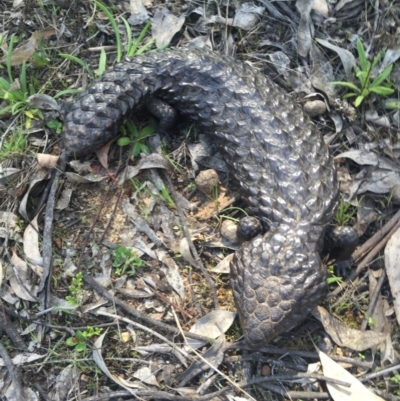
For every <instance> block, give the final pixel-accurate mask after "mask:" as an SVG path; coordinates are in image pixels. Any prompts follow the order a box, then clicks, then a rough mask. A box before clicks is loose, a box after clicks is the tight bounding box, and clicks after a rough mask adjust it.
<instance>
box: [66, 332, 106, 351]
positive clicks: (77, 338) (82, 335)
mask: <svg viewBox="0 0 400 401" xmlns="http://www.w3.org/2000/svg"><path fill="white" fill-rule="evenodd" d="M102 331H103V329H102V328H100V327H92V326H87V327H86V330H85V331H80V330H77V331H76V332H75V335H74V336H73V337H68V338H67V340H66V341H65V343H66V344H67V345H68V346H69V347H74V348H75V351H77V352H83V351H85V349H86V344H87V340H89V339H90V338H92V337H95V336H99V335H100V334H101V332H102Z"/></svg>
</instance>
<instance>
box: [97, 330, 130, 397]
mask: <svg viewBox="0 0 400 401" xmlns="http://www.w3.org/2000/svg"><path fill="white" fill-rule="evenodd" d="M106 334H107V331H105V332H104V333H103V334H102V335H100V336H99V338H98V339H97V340H96V341H95V343H94V349H93V361H94V362H95V364H96V365H97V366H98V368H99V369H100V370H101V371H102V372H103V373H104V374H105V375H106V376H107V377H108V378H109V379H111V380H112V381H113V382H115V383H117V384H118V385H119V386H121V387H123V388H124V389H125V390H128V391H129V392H130V393H131V394H132V395H135V392H134V391H133V390H132V388H131V387H134V385H132V384H131V385H130V386H128V385H127V382H126V381H125V380H123V379H121V378H119V377H118V376H116V375H114V374H112V373H111V372H110V371H109V370H108V368H107V365H106V364H105V362H104V359H103V356H102V354H101V350H102V347H103V340H104V338H105V336H106Z"/></svg>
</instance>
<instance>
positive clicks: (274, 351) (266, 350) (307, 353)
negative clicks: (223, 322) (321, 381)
mask: <svg viewBox="0 0 400 401" xmlns="http://www.w3.org/2000/svg"><path fill="white" fill-rule="evenodd" d="M229 348H230V349H248V350H251V348H250V347H249V346H248V345H247V344H246V343H245V342H240V343H233V344H231V345H230V346H229ZM257 351H258V352H263V353H266V354H275V355H286V354H287V355H290V356H294V357H295V356H299V357H301V358H312V359H317V360H319V356H318V354H317V353H316V352H313V351H299V350H293V349H287V348H274V347H262V348H260V349H258V350H257ZM329 357H330V358H332V359H333V360H334V361H335V362H344V363H349V364H351V365H354V366H359V367H361V368H364V369H371V368H372V366H373V363H372V362H364V361H359V360H357V359H355V358H347V357H344V356H337V355H330V356H329Z"/></svg>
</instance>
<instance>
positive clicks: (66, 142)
mask: <svg viewBox="0 0 400 401" xmlns="http://www.w3.org/2000/svg"><path fill="white" fill-rule="evenodd" d="M151 95H156V96H158V97H159V98H161V99H163V100H165V101H167V102H168V103H170V104H171V105H172V106H173V107H175V108H176V109H177V110H178V111H179V112H180V113H181V114H183V115H186V116H188V117H190V118H191V119H192V120H193V121H195V122H196V123H198V125H199V126H200V127H201V128H202V129H203V130H205V131H207V132H209V133H210V135H213V136H214V137H215V142H216V144H217V145H218V146H219V147H220V148H221V150H222V151H223V152H224V154H225V157H226V161H227V162H228V163H229V165H230V167H231V169H232V176H233V177H234V178H235V179H237V181H238V183H239V185H240V191H241V195H242V197H243V198H244V199H245V200H246V201H247V203H248V206H249V209H250V212H251V213H252V214H253V215H255V216H258V217H260V218H261V219H262V221H263V222H264V224H266V225H268V227H269V231H268V232H267V233H266V234H264V235H259V236H257V237H256V238H254V239H253V240H251V241H249V242H246V243H245V244H244V245H243V246H242V247H241V248H240V249H239V250H238V251H237V252H236V254H235V257H234V259H233V261H232V263H231V285H232V289H233V294H234V298H235V301H236V306H237V309H238V312H239V317H240V321H241V324H242V327H243V330H244V334H245V337H246V340H247V342H248V344H249V345H250V346H252V347H258V346H261V345H263V344H266V343H267V342H268V341H270V340H271V339H272V338H273V337H275V336H277V335H278V334H280V333H282V332H283V331H287V330H289V329H290V328H291V327H292V326H294V325H296V324H297V323H299V322H300V321H302V320H303V319H304V318H305V317H306V316H307V314H308V313H309V312H310V310H311V309H312V308H314V307H315V306H316V305H317V304H318V302H319V301H320V300H321V299H322V298H323V296H324V294H325V278H326V277H325V276H326V273H325V269H324V268H323V266H322V264H321V260H320V256H319V252H320V250H321V246H322V241H323V235H324V231H325V227H326V225H327V224H328V223H329V222H330V221H331V220H332V218H333V214H334V211H335V207H336V204H337V200H338V187H337V182H336V174H335V170H334V167H333V163H332V159H331V158H330V156H329V153H328V148H327V146H326V145H325V143H324V141H323V139H322V137H321V135H320V133H319V132H318V131H317V130H316V129H315V128H314V126H313V125H312V123H311V122H310V121H309V119H308V118H307V117H306V116H305V115H304V114H303V112H302V109H301V108H300V107H299V106H298V105H297V104H296V103H295V102H294V101H293V100H292V99H291V98H290V96H288V95H287V94H285V93H283V91H282V89H281V88H279V87H278V86H276V85H275V84H274V83H273V82H271V81H270V80H269V79H268V78H267V77H265V76H263V75H262V74H260V73H258V72H257V71H255V70H253V69H252V68H251V67H250V66H248V65H246V64H242V63H240V62H237V61H235V60H233V59H230V58H224V57H221V56H219V55H216V54H213V53H208V52H202V51H196V50H174V51H165V52H158V53H153V54H149V55H146V56H140V57H136V58H134V59H132V60H130V61H125V62H122V63H120V64H118V65H116V66H115V67H114V68H113V69H112V70H110V71H107V72H106V73H105V74H104V75H103V77H102V78H101V79H100V80H97V81H95V82H94V83H93V84H92V85H91V86H90V88H89V89H88V91H87V92H86V93H84V94H82V95H81V96H80V97H79V99H78V100H77V101H76V103H74V105H73V107H72V110H71V112H70V113H69V114H68V115H67V117H66V119H65V123H64V127H63V133H62V138H63V152H64V154H65V155H67V156H69V157H81V156H84V155H86V154H88V153H91V152H92V151H93V150H95V149H97V148H99V147H101V146H102V145H104V144H106V143H107V142H109V141H110V140H111V139H112V138H114V136H115V135H116V134H117V133H118V131H119V129H120V127H121V125H122V123H123V122H124V120H125V118H126V117H127V116H128V114H129V113H130V112H131V111H132V109H133V108H134V107H135V106H136V105H137V104H138V103H139V102H141V101H143V100H145V99H146V98H147V97H148V96H151Z"/></svg>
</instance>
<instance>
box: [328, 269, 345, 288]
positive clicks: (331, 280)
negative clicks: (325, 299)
mask: <svg viewBox="0 0 400 401" xmlns="http://www.w3.org/2000/svg"><path fill="white" fill-rule="evenodd" d="M327 271H328V277H327V279H326V283H327V284H328V285H331V284H340V283H341V282H342V281H343V278H342V277H340V276H336V274H335V268H334V266H333V265H329V266H328V267H327Z"/></svg>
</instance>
